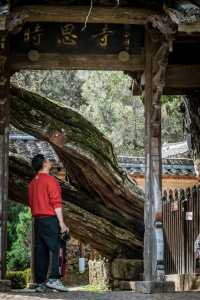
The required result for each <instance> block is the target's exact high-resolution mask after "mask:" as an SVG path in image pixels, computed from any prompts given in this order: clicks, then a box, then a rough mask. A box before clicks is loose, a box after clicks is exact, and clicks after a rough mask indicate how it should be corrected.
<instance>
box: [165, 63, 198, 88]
mask: <svg viewBox="0 0 200 300" xmlns="http://www.w3.org/2000/svg"><path fill="white" fill-rule="evenodd" d="M199 87H200V65H170V66H168V68H167V77H166V88H171V89H172V88H174V89H191V88H199Z"/></svg>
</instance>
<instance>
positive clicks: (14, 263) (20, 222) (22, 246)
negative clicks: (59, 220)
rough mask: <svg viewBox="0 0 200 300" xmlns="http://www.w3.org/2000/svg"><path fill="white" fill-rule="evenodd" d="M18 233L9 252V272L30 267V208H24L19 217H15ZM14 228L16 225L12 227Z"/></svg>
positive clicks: (14, 235)
mask: <svg viewBox="0 0 200 300" xmlns="http://www.w3.org/2000/svg"><path fill="white" fill-rule="evenodd" d="M15 220H16V226H15V228H16V233H15V234H13V235H11V237H15V239H14V240H13V241H12V245H11V247H10V250H9V251H8V252H7V267H8V270H22V269H25V268H27V267H29V265H30V256H31V228H32V226H31V222H32V221H31V213H30V210H29V208H28V207H24V208H23V209H22V210H21V211H20V213H19V217H18V218H17V217H16V216H15ZM12 226H13V227H14V225H12Z"/></svg>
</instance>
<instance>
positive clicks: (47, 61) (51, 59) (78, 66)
mask: <svg viewBox="0 0 200 300" xmlns="http://www.w3.org/2000/svg"><path fill="white" fill-rule="evenodd" d="M11 69H12V71H18V70H21V69H26V70H46V69H51V70H53V69H60V70H119V71H120V70H122V71H123V70H131V71H142V70H144V56H143V55H133V56H131V57H130V59H129V60H128V61H127V62H121V61H120V60H119V59H118V55H66V54H63V55H62V54H40V56H39V59H38V60H37V61H34V62H32V61H30V60H29V59H28V57H27V56H25V55H17V54H16V55H15V54H13V55H12V57H11Z"/></svg>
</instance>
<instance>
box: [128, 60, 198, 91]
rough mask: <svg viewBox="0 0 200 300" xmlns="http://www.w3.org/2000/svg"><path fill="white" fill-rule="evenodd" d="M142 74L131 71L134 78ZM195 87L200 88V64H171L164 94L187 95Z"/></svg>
mask: <svg viewBox="0 0 200 300" xmlns="http://www.w3.org/2000/svg"><path fill="white" fill-rule="evenodd" d="M141 74H142V73H139V74H138V75H137V73H136V74H134V73H133V72H129V75H130V76H131V77H132V78H136V77H137V76H141ZM138 78H139V77H138ZM194 89H200V65H169V66H168V67H167V72H166V85H165V87H164V91H163V94H164V95H187V94H189V93H191V92H192V90H194ZM137 95H138V93H137Z"/></svg>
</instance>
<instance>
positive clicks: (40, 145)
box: [10, 133, 195, 176]
mask: <svg viewBox="0 0 200 300" xmlns="http://www.w3.org/2000/svg"><path fill="white" fill-rule="evenodd" d="M177 144H178V146H177V151H176V150H175V149H176V144H171V145H170V144H168V145H165V146H164V147H163V148H164V151H165V153H166V154H167V153H168V154H170V153H171V154H172V153H173V154H175V153H176V154H177V153H178V149H179V150H180V153H181V154H183V153H184V151H185V150H187V147H186V144H185V142H183V143H177ZM169 145H170V146H169ZM10 151H12V153H13V152H14V153H18V154H21V155H24V157H27V158H31V157H33V156H34V155H35V154H38V153H42V154H44V155H45V156H46V157H48V158H49V159H52V160H55V161H56V162H58V157H57V155H56V153H55V151H54V149H53V148H52V146H51V145H50V144H49V143H48V142H46V141H39V140H37V139H36V138H34V137H32V136H30V135H27V134H17V133H12V134H10ZM118 162H119V165H120V166H121V167H122V168H124V169H126V170H127V171H128V172H129V173H131V174H141V175H143V174H144V172H145V159H144V157H133V156H118ZM162 169H163V174H166V175H167V174H169V175H181V176H182V175H195V170H194V164H193V160H192V159H189V158H164V159H163V161H162Z"/></svg>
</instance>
